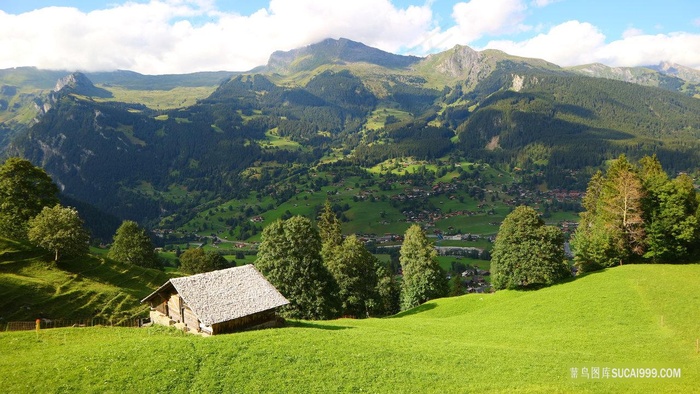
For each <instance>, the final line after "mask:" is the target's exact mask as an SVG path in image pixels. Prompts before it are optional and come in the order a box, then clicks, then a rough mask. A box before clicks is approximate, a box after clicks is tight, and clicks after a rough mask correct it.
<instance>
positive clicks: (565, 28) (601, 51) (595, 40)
mask: <svg viewBox="0 0 700 394" xmlns="http://www.w3.org/2000/svg"><path fill="white" fill-rule="evenodd" d="M486 47H487V48H494V49H500V50H502V51H504V52H507V53H509V54H512V55H518V56H525V57H534V58H541V59H545V60H548V61H550V62H552V63H555V64H558V65H561V66H574V65H580V64H587V63H596V62H599V63H603V64H607V65H609V66H624V67H635V66H645V65H652V64H657V63H659V62H661V61H671V62H673V63H678V64H682V65H685V66H688V67H693V68H700V35H698V34H690V33H671V34H657V35H645V34H643V33H642V32H641V31H637V30H628V31H627V32H626V34H624V36H623V38H622V39H620V40H616V41H612V42H609V43H608V42H606V37H605V35H603V33H601V31H600V30H599V29H598V28H597V27H595V26H593V25H591V24H590V23H585V22H579V21H568V22H565V23H562V24H560V25H557V26H554V27H552V28H551V29H550V30H549V31H548V32H547V33H544V34H539V35H537V36H535V37H533V38H530V39H528V40H524V41H520V42H514V41H491V42H489V43H488V44H487V45H486Z"/></svg>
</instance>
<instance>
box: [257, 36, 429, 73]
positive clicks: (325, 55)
mask: <svg viewBox="0 0 700 394" xmlns="http://www.w3.org/2000/svg"><path fill="white" fill-rule="evenodd" d="M420 60H421V58H419V57H416V56H403V55H396V54H393V53H389V52H384V51H382V50H380V49H377V48H372V47H369V46H367V45H365V44H362V43H360V42H356V41H352V40H349V39H347V38H339V39H333V38H327V39H325V40H323V41H320V42H318V43H315V44H311V45H308V46H305V47H302V48H298V49H292V50H291V51H276V52H274V53H273V54H272V55H270V60H269V61H268V63H267V66H266V67H265V71H269V72H278V73H293V72H298V71H309V70H313V69H315V68H316V67H319V66H321V65H325V64H347V63H370V64H375V65H378V66H381V67H387V68H406V67H408V66H410V65H412V64H414V63H417V62H419V61H420Z"/></svg>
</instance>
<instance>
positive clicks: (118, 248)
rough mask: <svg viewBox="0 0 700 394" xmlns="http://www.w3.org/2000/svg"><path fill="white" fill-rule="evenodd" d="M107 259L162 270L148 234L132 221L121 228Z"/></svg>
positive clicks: (125, 222) (126, 221) (124, 223)
mask: <svg viewBox="0 0 700 394" xmlns="http://www.w3.org/2000/svg"><path fill="white" fill-rule="evenodd" d="M107 257H109V258H111V259H114V260H117V261H122V262H125V263H129V264H134V265H138V266H139V267H145V268H162V263H161V261H160V258H159V257H158V254H157V253H156V251H155V246H154V245H153V242H152V241H151V238H150V237H149V236H148V233H147V232H146V230H145V229H143V228H141V227H139V225H138V224H137V223H136V222H134V221H132V220H125V221H124V222H122V224H121V226H119V228H118V229H117V232H116V233H115V234H114V242H112V246H111V247H110V249H109V253H108V254H107Z"/></svg>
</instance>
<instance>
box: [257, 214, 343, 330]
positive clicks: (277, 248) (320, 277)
mask: <svg viewBox="0 0 700 394" xmlns="http://www.w3.org/2000/svg"><path fill="white" fill-rule="evenodd" d="M255 266H256V267H257V268H258V269H259V270H260V272H261V273H262V274H263V275H265V277H266V278H267V279H268V280H269V281H270V283H272V284H273V285H274V286H275V287H276V288H277V289H278V290H279V291H280V292H281V293H282V294H283V295H284V296H285V297H287V299H288V300H289V302H290V304H289V305H288V306H287V307H285V311H284V313H285V314H286V315H287V316H288V317H291V318H298V319H328V318H332V317H335V316H337V313H338V300H337V294H336V293H337V285H336V283H335V281H334V280H333V276H332V275H331V274H330V273H329V272H328V269H327V268H326V266H325V265H324V264H323V261H322V259H321V238H320V237H319V235H318V230H316V228H315V227H314V226H313V225H312V223H311V221H310V220H309V219H307V218H304V217H302V216H293V217H291V218H289V219H287V220H278V221H276V222H274V223H271V224H270V225H268V226H267V227H265V229H264V230H263V232H262V242H261V243H260V247H259V248H258V258H257V260H256V261H255Z"/></svg>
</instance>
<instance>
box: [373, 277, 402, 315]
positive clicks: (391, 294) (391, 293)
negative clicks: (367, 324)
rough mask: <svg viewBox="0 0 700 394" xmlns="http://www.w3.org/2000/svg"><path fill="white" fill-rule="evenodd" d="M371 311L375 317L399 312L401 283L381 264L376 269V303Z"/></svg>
mask: <svg viewBox="0 0 700 394" xmlns="http://www.w3.org/2000/svg"><path fill="white" fill-rule="evenodd" d="M373 310H374V313H373V315H375V316H387V315H394V314H396V313H399V311H400V310H401V283H400V282H399V280H398V279H397V277H396V275H394V274H393V273H392V272H391V271H390V270H389V269H387V268H386V267H385V266H383V265H381V264H380V265H379V267H378V268H377V302H376V303H375V305H374V308H373Z"/></svg>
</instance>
